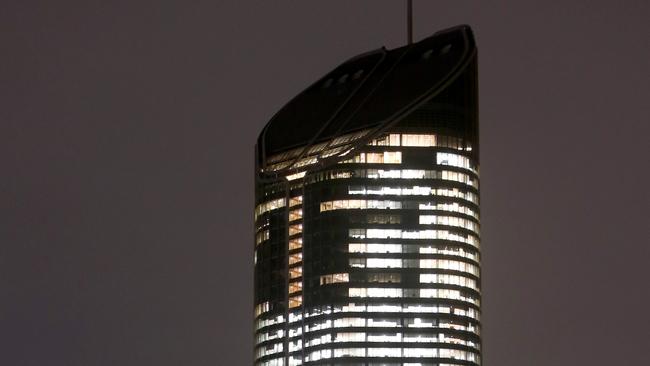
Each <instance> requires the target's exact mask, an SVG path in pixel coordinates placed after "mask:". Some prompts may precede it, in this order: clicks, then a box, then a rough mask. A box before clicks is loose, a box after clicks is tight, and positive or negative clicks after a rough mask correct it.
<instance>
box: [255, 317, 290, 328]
mask: <svg viewBox="0 0 650 366" xmlns="http://www.w3.org/2000/svg"><path fill="white" fill-rule="evenodd" d="M284 323H285V318H284V316H283V315H277V316H274V317H271V318H264V319H257V320H256V321H255V329H257V330H259V329H262V328H265V327H269V326H273V325H278V324H284Z"/></svg>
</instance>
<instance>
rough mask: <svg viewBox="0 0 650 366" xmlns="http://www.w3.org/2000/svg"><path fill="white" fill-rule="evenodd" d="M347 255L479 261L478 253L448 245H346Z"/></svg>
mask: <svg viewBox="0 0 650 366" xmlns="http://www.w3.org/2000/svg"><path fill="white" fill-rule="evenodd" d="M348 253H369V254H382V253H405V254H410V253H419V254H439V255H452V256H457V257H463V258H467V259H471V260H473V261H475V262H478V261H479V254H478V252H476V251H467V250H465V249H464V248H461V247H458V246H448V245H445V246H443V245H439V246H432V245H430V244H389V243H386V244H384V243H350V244H348Z"/></svg>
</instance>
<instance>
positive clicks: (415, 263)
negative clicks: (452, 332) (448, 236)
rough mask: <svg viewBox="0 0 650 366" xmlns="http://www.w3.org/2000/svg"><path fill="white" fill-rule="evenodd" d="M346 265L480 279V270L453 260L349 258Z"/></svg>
mask: <svg viewBox="0 0 650 366" xmlns="http://www.w3.org/2000/svg"><path fill="white" fill-rule="evenodd" d="M348 264H349V266H350V267H352V268H381V269H383V268H391V269H393V268H394V269H399V268H422V269H434V270H435V269H442V270H451V271H458V272H464V273H469V274H471V275H474V276H475V277H477V278H478V277H480V275H481V271H480V268H479V267H478V266H476V265H474V264H471V263H466V262H462V261H457V260H453V259H431V258H424V259H405V258H365V257H364V258H349V259H348Z"/></svg>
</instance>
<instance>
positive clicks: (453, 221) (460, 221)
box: [418, 215, 479, 234]
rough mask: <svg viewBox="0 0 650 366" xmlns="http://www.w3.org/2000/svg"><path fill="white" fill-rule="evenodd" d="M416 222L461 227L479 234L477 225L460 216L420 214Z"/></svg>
mask: <svg viewBox="0 0 650 366" xmlns="http://www.w3.org/2000/svg"><path fill="white" fill-rule="evenodd" d="M418 222H419V223H420V225H444V226H455V227H461V228H463V229H466V230H470V231H473V232H475V233H476V234H479V225H478V224H477V223H476V222H474V221H472V220H468V219H465V218H462V217H455V216H440V215H420V217H419V220H418Z"/></svg>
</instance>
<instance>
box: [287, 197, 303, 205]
mask: <svg viewBox="0 0 650 366" xmlns="http://www.w3.org/2000/svg"><path fill="white" fill-rule="evenodd" d="M298 205H302V196H297V197H291V198H289V207H293V206H298Z"/></svg>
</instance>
